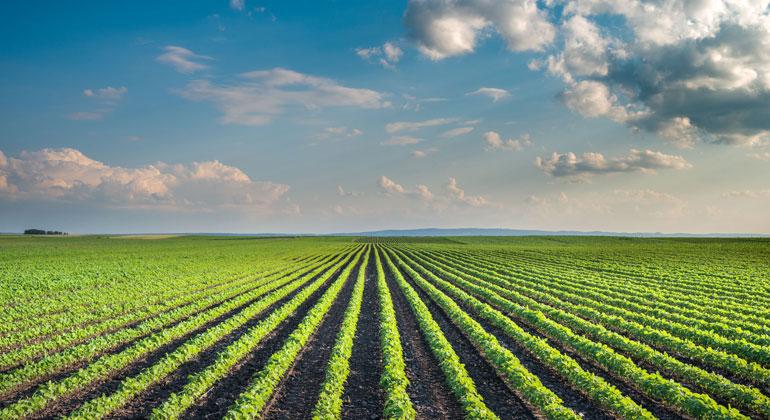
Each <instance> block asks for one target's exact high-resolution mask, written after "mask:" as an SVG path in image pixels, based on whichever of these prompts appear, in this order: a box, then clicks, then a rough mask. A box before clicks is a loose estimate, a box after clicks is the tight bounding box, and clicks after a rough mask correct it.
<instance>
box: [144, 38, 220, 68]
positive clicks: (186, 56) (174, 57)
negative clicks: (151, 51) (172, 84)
mask: <svg viewBox="0 0 770 420" xmlns="http://www.w3.org/2000/svg"><path fill="white" fill-rule="evenodd" d="M163 49H164V50H165V51H166V52H165V53H163V54H161V55H159V56H158V57H157V58H156V59H155V60H157V61H158V62H161V63H163V64H168V65H169V66H171V67H173V68H174V69H175V70H176V71H178V72H180V73H192V72H194V71H197V70H203V69H207V68H208V67H209V66H207V65H205V64H201V63H198V62H196V61H194V60H212V58H211V57H207V56H205V55H198V54H195V53H194V52H192V51H190V50H188V49H187V48H182V47H177V46H174V45H167V46H165V47H163Z"/></svg>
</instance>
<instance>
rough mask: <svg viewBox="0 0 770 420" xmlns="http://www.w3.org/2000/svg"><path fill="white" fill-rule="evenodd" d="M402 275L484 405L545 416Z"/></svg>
mask: <svg viewBox="0 0 770 420" xmlns="http://www.w3.org/2000/svg"><path fill="white" fill-rule="evenodd" d="M401 274H402V275H403V276H404V279H406V280H407V282H408V283H409V284H410V285H411V286H412V288H414V290H415V291H416V292H417V294H418V295H419V296H420V299H422V301H423V302H424V303H425V305H426V306H427V307H428V310H429V311H430V314H431V315H432V316H433V320H434V321H436V323H437V324H438V325H439V327H441V331H442V332H443V333H444V337H446V339H447V340H448V341H449V343H450V344H451V345H452V348H453V349H454V351H455V353H457V355H458V356H459V357H460V363H462V364H463V365H465V368H466V370H467V371H468V374H469V375H470V377H471V379H473V383H474V384H475V385H476V390H477V391H478V393H479V394H480V395H481V397H482V398H483V399H484V404H486V406H487V407H488V408H489V409H490V410H492V412H493V413H495V414H497V415H498V416H499V417H500V418H502V419H512V418H516V419H536V418H540V419H542V418H544V416H542V414H541V413H540V412H539V410H537V409H536V408H535V407H534V406H532V405H531V404H529V403H528V402H526V401H525V400H524V399H523V398H522V397H521V396H520V395H519V394H517V393H516V392H515V391H514V390H512V389H511V388H510V387H509V386H508V385H507V384H506V383H505V381H504V380H503V379H502V378H500V376H499V375H498V374H497V371H496V370H495V368H494V366H492V365H491V364H490V363H489V362H488V361H487V360H486V359H485V358H484V357H483V356H482V354H481V353H480V351H479V350H478V349H477V348H476V346H474V344H473V342H471V341H470V340H469V339H468V337H467V336H466V335H465V334H464V333H463V332H462V330H460V328H458V327H457V326H456V325H455V324H454V323H453V322H452V320H451V319H450V318H449V316H448V315H447V314H446V313H445V312H444V310H443V309H441V307H439V306H438V305H437V304H436V303H435V302H434V301H433V300H432V299H431V298H430V296H428V294H427V293H425V292H424V291H423V290H422V289H421V288H420V286H418V285H417V284H416V283H415V282H414V281H413V280H412V279H411V278H410V277H409V275H408V274H407V273H406V272H404V271H402V272H401ZM546 386H547V385H546ZM597 418H599V417H597ZM606 419H607V418H606V417H605V418H601V420H606Z"/></svg>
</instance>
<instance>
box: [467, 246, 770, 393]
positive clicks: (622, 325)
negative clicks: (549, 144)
mask: <svg viewBox="0 0 770 420" xmlns="http://www.w3.org/2000/svg"><path fill="white" fill-rule="evenodd" d="M464 261H467V262H468V263H469V264H466V265H465V266H464V267H465V268H470V267H472V265H471V264H473V263H474V261H473V260H470V259H468V260H464ZM476 268H479V269H481V270H484V269H483V268H480V267H476ZM482 272H483V273H485V274H491V273H493V272H492V271H489V270H484V271H482ZM505 278H506V280H507V282H509V283H508V285H509V287H511V288H513V289H514V290H515V291H516V292H519V293H522V292H523V293H526V294H528V295H530V296H533V294H534V293H538V292H539V293H545V294H547V295H548V296H552V297H554V298H558V299H560V300H561V302H562V305H563V306H561V307H568V308H569V309H570V311H571V312H573V313H575V314H577V315H580V316H581V317H583V318H585V319H589V320H592V321H595V322H599V323H601V324H602V325H604V326H606V327H608V328H612V329H613V330H616V331H619V332H621V333H623V334H625V335H627V336H629V337H632V338H635V339H637V340H640V341H642V342H645V343H649V344H652V345H654V346H656V347H659V348H663V349H665V350H667V351H671V352H676V353H678V354H682V355H685V356H687V357H691V358H693V359H694V360H698V361H700V362H702V363H705V364H707V365H710V366H714V367H716V368H719V369H723V370H724V371H727V372H730V373H732V374H735V375H737V376H739V377H741V378H744V379H746V380H748V381H750V382H751V383H753V384H756V385H763V386H767V385H768V384H770V370H769V369H767V368H765V367H763V366H761V365H759V364H758V363H756V362H749V361H747V360H745V359H743V358H741V357H740V356H737V355H734V354H730V353H727V352H724V351H721V350H718V349H714V348H711V347H704V346H699V345H697V344H695V343H693V342H691V341H690V340H687V339H682V338H680V337H677V336H674V335H672V334H670V333H668V332H666V331H661V330H659V329H656V328H654V327H649V326H645V325H641V324H639V323H636V322H633V321H628V320H626V319H625V318H623V317H621V316H616V315H608V314H606V313H604V312H602V311H601V309H602V308H601V306H600V305H601V304H599V303H596V302H593V301H582V302H581V304H575V303H572V301H574V300H575V296H574V293H569V292H563V291H559V290H556V287H550V285H549V284H548V282H547V281H546V280H544V279H539V280H540V281H537V282H533V281H524V280H521V279H519V278H517V277H510V276H509V277H505Z"/></svg>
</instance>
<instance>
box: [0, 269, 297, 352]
mask: <svg viewBox="0 0 770 420" xmlns="http://www.w3.org/2000/svg"><path fill="white" fill-rule="evenodd" d="M255 268H258V269H259V271H254V272H253V273H250V274H248V275H244V276H240V277H238V278H232V277H228V278H214V279H211V278H208V277H199V276H196V277H179V278H174V279H168V280H163V281H158V282H156V283H154V284H153V285H152V287H149V288H142V289H138V288H136V287H135V288H133V289H131V290H130V291H125V290H120V289H117V290H111V289H109V290H101V294H100V296H101V297H102V298H103V299H102V300H101V301H100V302H98V304H89V305H82V304H76V305H74V306H72V307H70V308H68V310H67V311H62V312H59V313H57V314H56V315H53V316H50V317H34V318H31V319H27V320H26V321H27V322H25V324H27V325H20V323H19V324H17V325H16V326H15V329H14V330H13V331H12V332H9V333H6V334H4V335H3V336H2V337H0V353H1V352H4V351H5V349H7V348H9V347H12V346H18V345H21V344H27V343H28V342H29V341H32V340H35V341H38V340H40V339H41V338H43V339H45V337H47V336H49V335H52V334H57V335H61V334H62V333H67V332H70V331H72V330H73V329H77V330H78V332H79V333H80V334H81V336H82V334H85V333H84V332H81V330H86V329H91V330H92V331H93V332H92V333H91V334H98V333H101V332H102V331H106V330H109V329H111V328H115V327H117V326H121V325H125V324H128V323H131V322H135V320H137V319H142V318H144V317H149V316H152V315H154V314H157V313H160V312H163V311H164V310H166V308H168V307H169V306H168V302H170V301H175V300H178V299H179V298H182V297H185V296H189V295H193V294H196V295H197V294H200V293H201V292H204V291H205V290H208V289H212V288H214V287H217V286H219V285H222V284H227V283H231V282H237V281H239V280H244V279H254V278H265V277H270V276H272V275H275V274H279V273H280V272H284V273H286V272H289V270H291V269H292V268H291V267H288V268H287V267H286V263H285V262H283V261H273V260H269V261H268V262H265V263H261V264H259V265H258V266H257V267H255ZM9 328H10V327H9ZM41 341H42V340H41Z"/></svg>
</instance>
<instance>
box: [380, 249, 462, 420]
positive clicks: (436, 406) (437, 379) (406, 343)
mask: <svg viewBox="0 0 770 420" xmlns="http://www.w3.org/2000/svg"><path fill="white" fill-rule="evenodd" d="M380 259H381V260H382V257H381V258H380ZM383 264H384V262H383ZM383 268H384V270H385V277H386V280H387V283H388V288H389V289H390V294H391V296H392V299H393V308H394V310H395V312H396V323H397V324H398V333H399V335H400V336H401V344H402V346H403V348H404V362H405V363H406V377H407V379H409V382H410V384H409V387H407V392H408V393H409V398H410V399H411V401H412V405H413V407H414V410H415V411H416V413H417V418H418V419H426V420H427V419H431V420H432V419H448V420H454V419H462V418H464V414H465V413H464V412H463V408H462V406H461V405H460V403H459V402H458V401H457V398H455V396H454V394H453V393H452V391H451V390H450V389H449V386H447V384H446V380H445V378H444V373H443V372H442V371H441V368H440V367H439V365H438V361H436V358H435V357H434V356H433V353H432V352H431V350H430V347H429V345H428V342H427V340H425V337H423V335H422V334H420V327H419V325H418V324H417V319H416V317H415V315H414V313H412V309H411V307H410V306H409V303H408V302H407V301H406V297H405V296H404V294H403V293H402V292H401V289H400V288H399V287H398V284H396V281H395V279H394V278H393V274H392V273H390V270H388V267H387V266H385V267H383Z"/></svg>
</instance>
